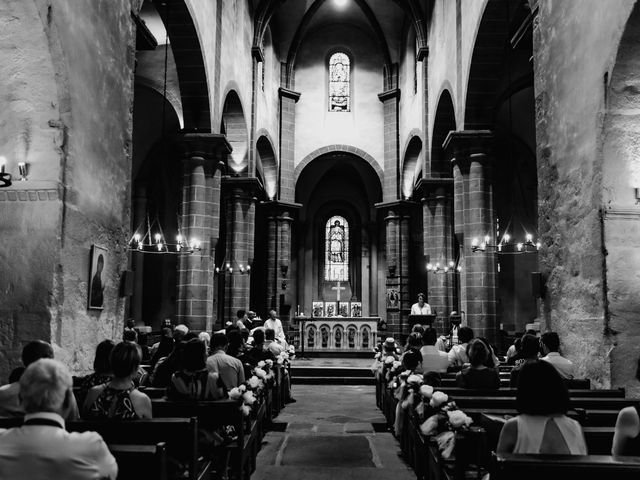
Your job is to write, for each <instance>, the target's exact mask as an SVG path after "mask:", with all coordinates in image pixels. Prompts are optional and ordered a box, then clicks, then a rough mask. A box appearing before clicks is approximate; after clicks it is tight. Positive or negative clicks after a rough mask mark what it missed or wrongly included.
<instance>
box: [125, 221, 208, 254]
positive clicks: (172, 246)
mask: <svg viewBox="0 0 640 480" xmlns="http://www.w3.org/2000/svg"><path fill="white" fill-rule="evenodd" d="M146 223H147V227H146V229H145V230H143V231H144V235H142V234H140V233H139V231H138V230H136V233H134V234H133V236H132V237H131V239H130V240H129V244H128V250H129V251H132V252H137V253H151V254H171V255H191V254H192V253H194V252H195V251H200V249H201V243H200V240H198V239H197V238H193V237H192V238H191V239H189V240H187V238H186V237H185V236H184V235H183V234H182V233H181V231H180V227H178V231H177V234H176V241H175V243H170V242H167V240H166V238H165V235H164V232H163V231H162V227H161V226H160V222H159V221H158V219H157V218H156V219H155V220H154V221H153V222H149V217H148V216H147V220H146ZM141 226H142V225H141ZM153 230H156V233H154V234H152V233H151V232H152V231H153Z"/></svg>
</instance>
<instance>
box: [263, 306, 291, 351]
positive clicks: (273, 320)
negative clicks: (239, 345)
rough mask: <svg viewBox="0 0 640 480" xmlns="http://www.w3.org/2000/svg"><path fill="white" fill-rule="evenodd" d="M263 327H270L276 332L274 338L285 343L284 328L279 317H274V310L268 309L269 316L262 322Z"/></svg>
mask: <svg viewBox="0 0 640 480" xmlns="http://www.w3.org/2000/svg"><path fill="white" fill-rule="evenodd" d="M263 326H264V328H265V329H267V328H271V329H273V330H274V331H275V332H276V339H277V340H279V341H280V342H281V343H283V344H285V345H286V343H287V339H286V337H285V335H284V329H283V328H282V322H281V321H280V319H279V318H277V317H276V311H275V310H270V311H269V318H267V319H266V320H265V322H264V325H263Z"/></svg>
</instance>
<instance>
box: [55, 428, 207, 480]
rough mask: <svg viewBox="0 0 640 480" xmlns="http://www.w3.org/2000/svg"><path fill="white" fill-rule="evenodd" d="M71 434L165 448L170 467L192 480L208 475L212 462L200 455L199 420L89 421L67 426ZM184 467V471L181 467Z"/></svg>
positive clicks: (112, 441) (111, 442) (114, 442)
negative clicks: (94, 434)
mask: <svg viewBox="0 0 640 480" xmlns="http://www.w3.org/2000/svg"><path fill="white" fill-rule="evenodd" d="M66 425H67V430H68V431H70V432H86V431H93V432H97V433H99V434H100V436H101V437H102V438H103V439H104V441H105V442H106V443H107V444H136V445H156V444H157V443H158V442H164V443H165V444H166V451H167V452H166V453H167V458H168V462H169V464H170V465H169V466H170V468H172V469H175V470H181V469H182V468H186V469H188V472H189V477H188V478H190V479H192V480H197V479H199V478H203V476H205V475H208V472H209V470H210V468H211V462H210V461H209V460H200V459H199V457H200V452H199V451H198V420H197V418H195V417H192V418H186V417H185V418H182V417H173V418H153V419H147V420H122V421H119V420H90V421H79V422H67V424H66ZM180 466H182V467H180Z"/></svg>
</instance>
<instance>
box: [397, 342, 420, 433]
mask: <svg viewBox="0 0 640 480" xmlns="http://www.w3.org/2000/svg"><path fill="white" fill-rule="evenodd" d="M402 369H403V370H405V371H407V370H408V371H410V372H411V373H415V374H418V375H422V355H420V352H418V351H416V350H407V351H406V352H405V353H404V355H403V356H402ZM408 394H409V389H408V388H407V384H406V383H404V382H403V383H402V384H401V385H399V386H398V388H397V390H396V392H395V397H396V398H397V399H398V404H397V405H396V417H395V422H394V424H393V429H394V432H395V434H396V436H397V437H398V438H400V436H401V435H402V425H403V424H404V415H405V413H404V412H405V407H404V406H403V402H404V400H407V397H408Z"/></svg>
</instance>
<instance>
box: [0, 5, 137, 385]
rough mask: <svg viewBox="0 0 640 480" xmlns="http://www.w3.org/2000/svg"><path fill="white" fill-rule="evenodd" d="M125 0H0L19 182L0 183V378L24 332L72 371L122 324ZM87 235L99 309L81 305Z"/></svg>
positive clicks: (2, 145)
mask: <svg viewBox="0 0 640 480" xmlns="http://www.w3.org/2000/svg"><path fill="white" fill-rule="evenodd" d="M130 11H131V3H130V2H129V1H126V0H119V1H117V2H113V1H112V2H108V4H107V2H103V1H101V2H90V3H83V4H82V5H78V4H77V2H73V1H71V0H61V1H57V2H55V4H54V3H53V2H49V1H46V0H37V1H35V2H24V1H17V0H16V1H9V2H3V4H2V7H0V24H2V28H0V32H1V33H0V35H1V36H2V37H4V38H2V39H1V40H2V41H1V42H0V44H1V45H2V46H3V47H2V49H1V50H0V56H1V57H2V62H1V63H2V65H3V67H2V68H3V69H6V71H5V72H3V73H2V75H0V78H2V79H3V80H2V81H0V104H2V106H3V108H2V110H1V113H0V115H1V116H0V124H1V125H2V126H3V128H1V129H0V131H1V132H2V133H1V134H0V150H2V153H0V155H4V156H6V157H7V158H8V170H9V171H10V172H11V173H12V174H14V176H17V162H18V161H26V162H27V163H28V164H29V170H30V174H29V180H28V181H27V182H15V183H14V185H13V187H11V188H6V189H3V190H2V192H0V218H1V219H2V227H1V230H0V232H1V234H0V235H1V238H2V242H1V246H0V269H1V271H2V275H1V276H0V277H1V278H0V283H1V285H0V302H1V303H2V305H3V308H2V310H1V311H0V344H1V345H2V348H1V349H0V350H1V351H2V355H1V356H0V378H3V379H4V378H6V375H7V373H8V371H9V370H10V368H11V367H13V366H15V365H16V364H17V363H18V362H19V360H18V357H19V352H20V350H21V348H22V345H23V344H24V343H25V342H27V341H29V340H31V339H34V338H42V339H44V340H49V341H51V342H52V343H53V344H54V348H55V351H56V356H57V357H58V358H60V359H61V360H62V361H64V362H66V363H67V364H68V365H69V366H70V367H71V368H72V370H73V371H76V372H77V371H82V370H85V369H88V368H89V367H90V363H91V361H92V360H93V353H94V349H95V345H96V344H97V343H98V341H99V340H101V339H103V338H115V337H116V336H117V335H118V334H119V331H120V330H121V328H122V323H121V321H122V315H123V301H122V299H121V298H120V297H119V295H118V287H119V279H120V274H121V272H122V270H124V269H126V266H127V256H126V252H125V251H124V250H123V249H122V245H123V244H124V243H126V238H127V236H128V230H129V175H130V167H131V151H130V147H131V100H132V87H133V82H132V80H133V77H132V67H133V59H134V42H135V36H134V30H133V23H132V20H131V13H130ZM92 244H98V245H101V246H103V247H105V248H107V250H108V258H107V263H106V266H105V271H104V273H103V279H104V281H105V285H106V288H105V297H104V309H103V310H87V296H88V292H87V289H88V284H89V278H88V277H89V255H90V249H91V245H92Z"/></svg>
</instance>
